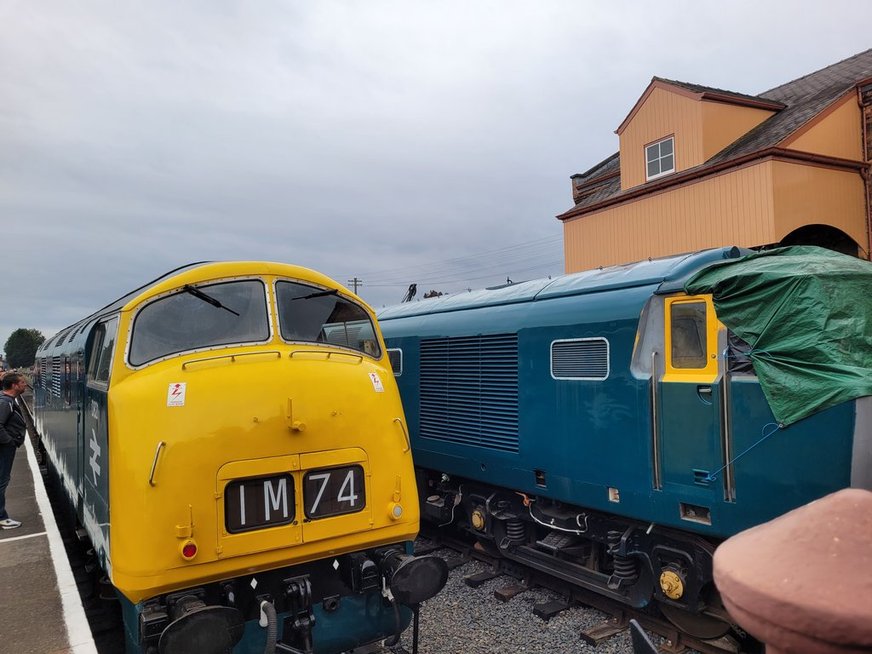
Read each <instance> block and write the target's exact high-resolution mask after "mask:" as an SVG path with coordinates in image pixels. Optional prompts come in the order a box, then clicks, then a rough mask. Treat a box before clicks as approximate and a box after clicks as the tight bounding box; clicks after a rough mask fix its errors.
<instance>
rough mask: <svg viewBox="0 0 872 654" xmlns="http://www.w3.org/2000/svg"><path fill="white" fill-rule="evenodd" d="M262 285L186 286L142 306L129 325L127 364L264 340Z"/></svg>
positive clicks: (266, 332) (266, 324) (249, 282)
mask: <svg viewBox="0 0 872 654" xmlns="http://www.w3.org/2000/svg"><path fill="white" fill-rule="evenodd" d="M269 337H270V330H269V318H268V316H267V309H266V293H265V287H264V285H263V282H261V281H259V280H254V279H246V280H238V281H231V282H219V283H217V284H204V285H202V286H191V285H186V286H185V287H184V288H183V289H182V290H180V291H177V292H174V293H172V294H171V295H167V296H164V297H162V298H159V299H157V300H154V301H153V302H151V303H149V304H147V305H145V306H144V307H143V308H142V309H141V310H140V311H139V313H137V314H136V318H135V319H134V321H133V332H132V333H131V336H130V353H129V355H128V360H129V362H130V365H132V366H141V365H145V364H146V363H149V362H150V361H154V360H156V359H160V358H162V357H165V356H168V355H171V354H178V353H181V352H189V351H192V350H199V349H204V348H209V347H219V346H222V345H223V346H226V345H241V344H248V343H262V342H265V341H267V340H269Z"/></svg>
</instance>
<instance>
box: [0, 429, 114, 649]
mask: <svg viewBox="0 0 872 654" xmlns="http://www.w3.org/2000/svg"><path fill="white" fill-rule="evenodd" d="M6 510H7V511H8V513H9V515H10V517H12V518H14V519H15V520H20V521H21V523H22V524H21V526H20V527H19V528H17V529H8V530H0V589H2V591H0V654H60V653H62V652H63V653H67V652H70V653H74V654H96V653H97V649H96V647H95V646H94V641H93V639H92V637H91V630H90V628H89V626H88V621H87V618H86V617H85V611H84V609H83V608H82V604H81V600H80V598H79V592H78V589H77V587H76V582H75V580H74V578H73V574H72V571H71V570H70V566H69V562H68V561H67V555H66V552H65V550H64V546H63V541H62V540H61V536H60V533H59V532H58V528H57V524H56V523H55V520H54V515H53V514H52V510H51V505H50V503H49V499H48V495H47V494H46V491H45V488H44V486H43V480H42V476H41V474H40V472H39V465H38V463H37V460H36V455H35V453H34V450H33V446H32V445H31V442H30V438H28V439H26V441H25V445H24V446H23V447H22V448H20V449H19V450H18V453H17V454H16V456H15V463H14V466H13V469H12V479H11V481H10V483H9V487H8V488H7V489H6Z"/></svg>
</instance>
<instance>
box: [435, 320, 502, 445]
mask: <svg viewBox="0 0 872 654" xmlns="http://www.w3.org/2000/svg"><path fill="white" fill-rule="evenodd" d="M420 374H421V377H420V379H421V436H423V437H424V438H434V439H437V440H442V441H449V442H453V443H461V444H464V445H477V446H479V447H488V448H491V449H496V450H504V451H507V452H517V451H518V337H517V335H516V334H497V335H493V336H467V337H461V338H438V339H424V340H422V341H421V373H420Z"/></svg>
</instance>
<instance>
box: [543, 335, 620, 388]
mask: <svg viewBox="0 0 872 654" xmlns="http://www.w3.org/2000/svg"><path fill="white" fill-rule="evenodd" d="M583 341H602V342H603V343H605V344H606V374H605V376H604V377H556V376H555V375H554V344H555V343H580V342H583ZM548 355H549V356H548V359H549V364H550V366H549V371H548V372H550V373H551V379H556V380H561V381H567V380H569V381H605V380H606V379H608V378H609V374H611V372H612V351H611V345H609V339H607V338H604V337H602V336H595V337H593V338H559V339H557V340H554V341H551V345H550V346H548Z"/></svg>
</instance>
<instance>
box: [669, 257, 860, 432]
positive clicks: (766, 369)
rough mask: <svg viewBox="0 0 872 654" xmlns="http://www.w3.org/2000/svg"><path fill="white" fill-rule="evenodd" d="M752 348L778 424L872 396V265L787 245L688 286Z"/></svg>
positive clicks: (717, 267) (721, 266) (712, 270)
mask: <svg viewBox="0 0 872 654" xmlns="http://www.w3.org/2000/svg"><path fill="white" fill-rule="evenodd" d="M685 290H686V291H687V292H688V293H690V294H693V295H697V294H703V293H710V294H712V296H713V299H714V304H715V310H716V311H717V314H718V318H719V319H720V321H721V322H722V323H724V324H725V325H726V326H727V327H728V328H729V329H730V330H731V331H732V332H733V333H735V334H736V335H738V336H739V337H740V338H741V339H742V340H744V341H746V342H747V343H748V344H749V345H750V346H751V352H750V356H751V360H752V362H753V365H754V371H755V372H756V373H757V377H758V379H759V380H760V386H761V387H762V389H763V392H764V393H765V394H766V399H767V400H768V402H769V406H770V407H771V408H772V412H773V414H774V415H775V418H776V420H778V422H779V423H781V424H782V425H785V426H786V425H789V424H791V423H794V422H796V421H798V420H802V419H803V418H805V417H806V416H809V415H811V414H812V413H815V412H816V411H820V410H822V409H826V408H827V407H831V406H833V405H836V404H839V403H840V402H845V401H847V400H850V399H853V398H857V397H861V396H863V395H872V263H870V262H868V261H863V260H860V259H857V258H854V257H850V256H847V255H844V254H838V253H836V252H832V251H830V250H824V249H822V248H817V247H807V246H802V247H787V248H779V249H776V250H769V251H766V252H759V253H755V254H751V255H748V256H745V257H742V258H741V259H734V260H731V261H726V262H723V263H717V264H713V265H712V266H709V267H707V268H705V269H703V270H701V271H700V272H698V273H697V274H695V275H694V276H693V277H691V278H690V279H689V280H688V281H687V282H686V284H685Z"/></svg>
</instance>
